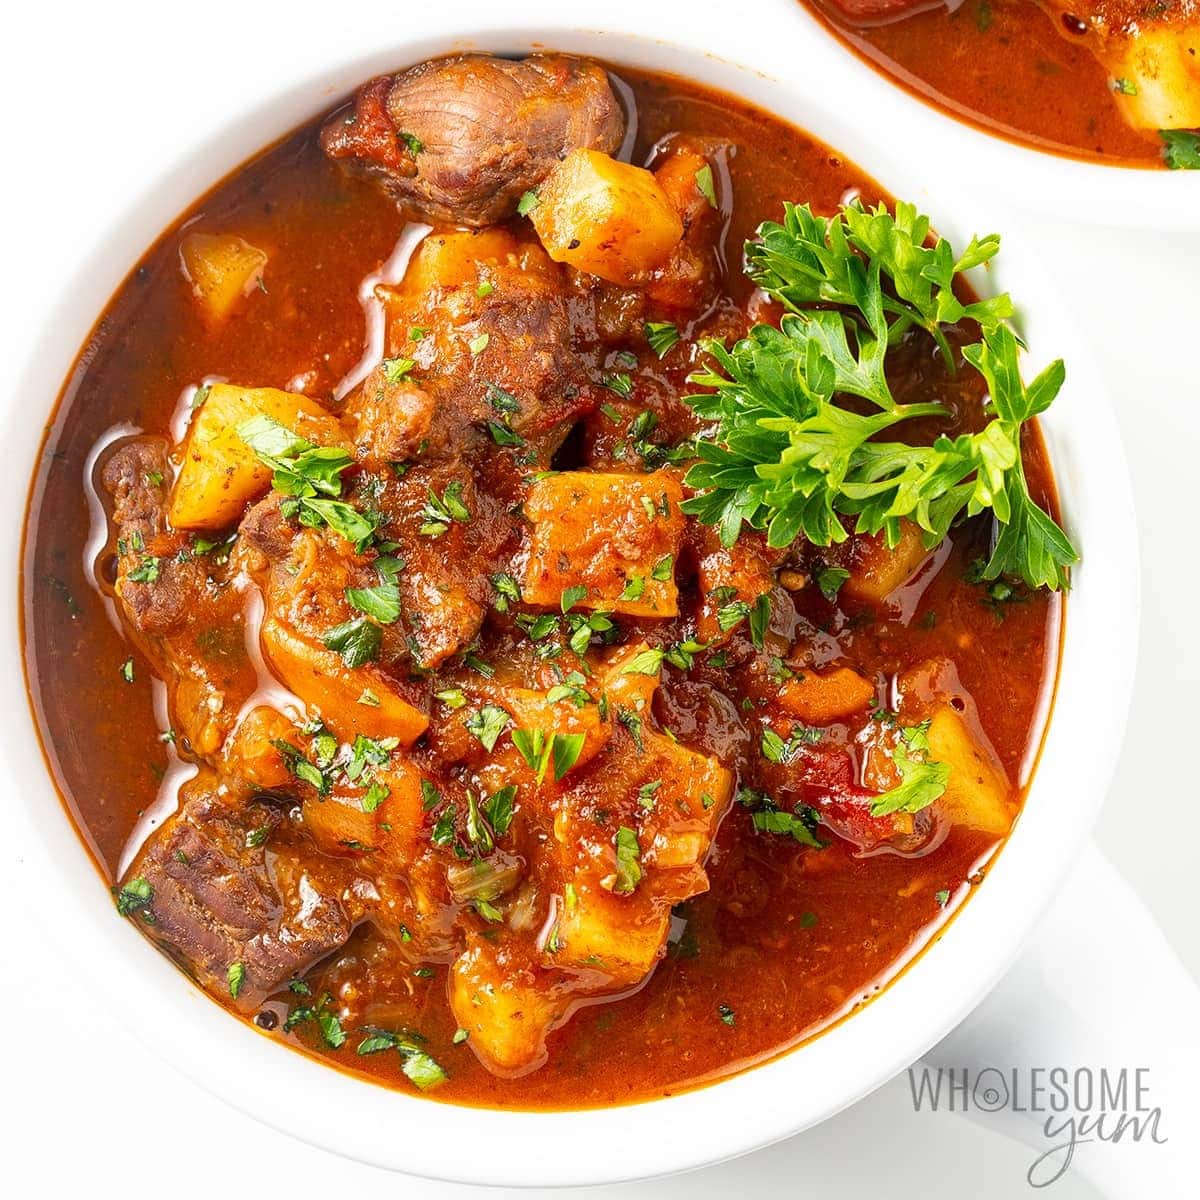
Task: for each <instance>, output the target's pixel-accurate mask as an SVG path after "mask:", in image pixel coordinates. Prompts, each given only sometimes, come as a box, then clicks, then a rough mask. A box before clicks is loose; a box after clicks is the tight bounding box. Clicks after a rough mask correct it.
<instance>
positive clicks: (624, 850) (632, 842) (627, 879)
mask: <svg viewBox="0 0 1200 1200" xmlns="http://www.w3.org/2000/svg"><path fill="white" fill-rule="evenodd" d="M613 845H614V846H615V847H616V851H617V873H616V879H615V880H614V882H613V887H612V890H613V891H614V892H615V893H616V894H617V895H618V896H628V895H629V894H630V893H631V892H632V891H633V890H634V889H635V888H636V887H637V885H638V884H639V883H640V882H641V879H642V848H641V846H640V845H639V844H638V836H637V833H636V831H635V830H633V829H630V828H629V826H628V825H622V826H621V827H620V828H619V829H618V830H617V832H616V836H615V838H614V839H613Z"/></svg>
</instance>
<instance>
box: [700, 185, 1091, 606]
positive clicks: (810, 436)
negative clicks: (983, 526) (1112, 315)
mask: <svg viewBox="0 0 1200 1200" xmlns="http://www.w3.org/2000/svg"><path fill="white" fill-rule="evenodd" d="M928 234H929V221H928V218H926V217H921V216H917V215H916V212H915V210H914V209H912V208H911V206H908V205H903V204H899V205H897V211H896V216H895V217H892V216H891V215H890V214H888V213H887V211H886V209H884V208H882V206H881V207H880V208H877V209H874V210H872V211H870V212H868V211H866V210H864V209H862V208H860V207H858V206H857V205H853V204H852V205H847V206H844V207H843V208H842V210H841V213H840V214H839V215H838V216H836V217H832V218H824V217H818V216H815V215H814V214H813V213H812V212H811V211H810V210H809V209H808V207H807V206H803V207H796V206H794V205H789V206H787V211H786V215H785V223H784V224H783V225H777V224H767V225H764V226H762V227H761V228H760V230H759V238H758V240H757V241H755V242H750V243H748V244H747V248H746V254H747V259H748V261H749V264H750V265H749V267H748V271H749V273H750V275H751V277H752V278H753V279H754V280H755V281H756V282H757V283H759V285H760V286H762V287H763V288H764V289H765V290H766V291H767V292H768V293H769V294H770V295H771V296H772V297H773V298H774V299H776V300H778V301H779V302H780V303H782V304H783V305H784V306H785V307H787V308H788V309H790V310H791V311H789V312H788V313H787V315H785V316H784V317H783V319H782V320H781V322H780V324H779V327H778V328H775V327H774V326H770V325H756V326H754V327H753V328H752V329H751V330H750V332H749V334H748V335H747V336H746V337H745V338H743V339H742V340H741V341H739V342H737V343H736V344H735V345H734V346H733V347H732V348H727V347H725V346H723V345H722V344H720V343H719V342H712V341H709V342H707V343H705V344H704V349H705V350H706V351H707V352H708V353H709V354H710V355H711V357H712V360H713V365H712V366H711V367H710V368H709V369H707V370H702V371H700V372H698V373H696V374H694V375H693V376H692V377H691V382H692V383H694V384H698V385H700V386H702V387H706V388H710V389H711V391H709V392H706V393H704V394H700V395H693V396H689V397H687V401H688V403H689V404H690V405H691V407H692V408H693V409H695V411H696V412H697V413H698V414H699V415H700V416H702V417H705V418H707V419H709V420H711V421H713V422H715V424H716V432H715V436H714V438H713V439H712V440H704V439H701V440H698V441H697V443H696V454H697V457H698V459H699V461H698V462H697V463H696V465H695V466H693V467H692V468H691V470H690V471H689V472H688V475H687V483H688V485H689V486H690V487H692V488H695V489H697V491H698V494H697V495H695V496H693V497H691V498H690V499H688V500H687V501H685V502H684V504H683V509H684V511H685V512H688V513H691V514H692V515H694V516H696V517H698V518H699V519H700V520H701V521H703V522H705V523H707V524H715V525H717V526H718V528H719V532H720V535H721V539H722V541H723V542H724V543H725V544H726V545H731V544H732V543H733V542H734V541H735V540H736V539H737V536H738V534H739V532H740V531H741V528H742V526H743V524H746V525H749V526H751V527H752V528H755V529H763V530H765V531H766V534H767V540H768V542H769V544H770V545H772V546H776V547H780V546H787V545H790V544H791V542H793V541H794V540H795V539H796V538H797V537H800V536H804V537H805V538H807V539H808V540H809V541H810V542H812V543H813V544H814V545H818V546H828V545H832V544H833V543H835V542H841V541H844V540H845V539H846V538H847V537H848V536H849V533H850V530H849V529H847V523H849V524H850V525H851V527H852V529H853V531H854V532H856V533H867V534H878V533H882V534H883V535H884V536H885V537H886V540H887V543H888V545H889V546H895V545H896V544H897V543H898V541H899V538H900V531H901V525H900V522H901V520H902V519H906V520H910V521H913V522H915V523H916V524H917V525H918V526H919V527H920V528H921V529H922V530H923V532H924V537H925V543H926V545H927V546H929V547H931V548H932V547H933V546H935V545H937V544H938V543H939V542H941V541H942V539H943V538H944V537H945V536H946V533H947V531H948V530H949V528H950V526H951V525H952V524H953V523H954V522H955V521H956V520H958V519H959V518H960V517H961V516H963V515H965V516H967V517H972V516H976V515H977V514H979V513H982V512H984V511H989V510H990V511H991V513H992V515H993V517H994V518H995V521H996V525H997V532H996V541H995V546H994V549H993V553H992V556H991V558H990V560H989V561H988V563H987V566H986V569H985V570H986V578H989V579H994V578H997V577H998V576H999V575H1000V574H1002V573H1006V574H1011V575H1015V576H1018V577H1020V578H1022V579H1024V580H1025V582H1026V583H1028V584H1029V585H1030V586H1031V587H1038V586H1048V587H1053V588H1060V587H1065V586H1066V584H1067V569H1068V567H1069V566H1070V565H1071V564H1072V563H1074V562H1077V561H1078V557H1079V556H1078V553H1077V552H1076V550H1075V548H1074V547H1073V546H1072V545H1071V542H1070V540H1069V539H1068V538H1067V536H1066V534H1065V533H1063V531H1062V530H1061V529H1060V528H1059V527H1058V526H1057V525H1056V524H1055V522H1054V520H1053V518H1051V517H1050V515H1049V514H1048V513H1046V512H1045V510H1043V509H1042V508H1040V507H1039V506H1038V505H1037V504H1036V502H1035V501H1034V500H1033V498H1032V497H1031V495H1030V493H1029V490H1028V487H1027V484H1026V481H1025V475H1024V469H1023V467H1022V463H1021V427H1022V425H1023V423H1024V422H1025V421H1027V420H1029V419H1031V418H1032V417H1034V416H1036V415H1037V414H1038V413H1041V412H1044V411H1045V410H1046V408H1048V407H1049V405H1050V403H1051V402H1052V401H1053V399H1054V397H1055V396H1056V395H1057V393H1058V390H1059V388H1060V387H1061V386H1062V382H1063V379H1064V376H1065V372H1064V368H1063V365H1062V362H1061V361H1056V362H1054V363H1052V364H1051V365H1050V366H1049V367H1047V368H1046V370H1044V371H1043V372H1042V373H1041V374H1040V375H1038V377H1037V378H1036V379H1035V380H1034V381H1033V382H1032V383H1031V384H1029V385H1028V386H1026V385H1025V383H1024V382H1023V380H1022V378H1021V373H1020V366H1019V362H1018V356H1019V352H1020V343H1019V342H1018V341H1017V338H1016V336H1015V335H1014V334H1013V332H1012V331H1011V329H1009V328H1008V326H1007V325H1005V324H1004V319H1005V318H1006V317H1007V316H1008V315H1010V314H1011V312H1012V304H1011V301H1010V300H1009V298H1008V297H1007V296H999V297H995V298H993V299H991V300H984V301H977V302H972V303H967V304H964V303H962V302H961V301H960V300H959V299H958V297H957V296H956V294H955V291H954V283H955V280H956V278H957V277H958V275H959V274H960V273H961V272H962V271H964V270H968V269H969V268H971V267H974V266H978V265H980V264H981V263H986V262H988V261H989V260H990V259H991V258H992V257H993V256H994V255H995V253H996V250H997V248H998V246H999V240H998V239H997V238H995V237H988V238H984V239H977V238H976V239H972V241H971V243H970V245H969V246H968V247H967V249H966V252H965V253H964V254H962V255H960V256H958V257H955V256H954V253H953V251H952V249H951V248H950V245H949V243H948V242H946V241H945V240H944V239H939V240H937V241H936V242H935V243H934V244H933V245H931V246H926V245H925V244H924V243H925V240H926V238H927V236H928ZM885 285H886V286H885ZM812 304H832V305H838V306H839V307H838V308H837V309H832V308H822V309H816V310H814V309H811V308H805V307H804V306H805V305H812ZM962 320H973V321H975V322H977V323H978V324H979V327H980V329H981V331H982V340H981V341H980V342H978V343H975V344H974V345H971V346H968V347H966V348H965V349H964V351H963V357H964V359H965V361H966V363H967V365H968V366H970V367H972V368H973V369H974V370H976V371H978V372H979V373H980V374H981V375H982V376H983V377H984V379H985V380H986V381H987V384H988V388H989V392H990V406H989V415H990V416H991V418H992V419H991V420H990V421H989V422H988V424H987V425H985V426H984V428H983V429H981V430H980V431H979V432H977V433H963V434H959V435H958V436H957V437H954V438H949V437H946V436H944V435H943V436H940V437H938V438H937V439H936V440H935V441H934V442H933V443H932V445H910V444H908V443H907V442H903V441H884V440H880V439H881V436H882V435H883V434H885V433H886V432H887V431H889V430H891V429H892V428H893V427H894V426H896V425H899V424H901V423H903V422H905V421H909V420H911V419H913V418H915V417H930V416H945V415H947V414H946V410H945V409H944V408H943V407H942V406H941V405H940V404H936V403H913V404H898V403H897V402H896V400H895V398H894V396H893V395H892V393H891V389H890V387H889V385H888V380H887V375H886V371H885V367H886V361H887V355H888V351H889V349H890V348H891V347H892V346H893V345H895V343H896V341H897V340H898V339H899V338H900V336H902V334H904V333H905V332H906V331H908V330H909V329H911V328H914V327H919V328H921V329H924V330H926V331H927V332H928V333H929V334H930V335H931V336H932V337H933V338H934V340H935V341H936V342H937V343H938V345H939V346H940V347H942V349H943V352H944V353H945V354H946V355H947V358H948V361H952V360H951V359H950V358H949V354H950V352H949V344H948V342H947V340H946V337H945V334H944V332H943V328H942V327H943V326H944V325H947V324H951V323H956V322H959V321H962ZM847 397H856V398H857V399H858V400H859V401H866V402H867V405H863V404H861V403H855V406H854V407H853V408H851V407H848V406H847V405H846V403H845V399H846V398H847Z"/></svg>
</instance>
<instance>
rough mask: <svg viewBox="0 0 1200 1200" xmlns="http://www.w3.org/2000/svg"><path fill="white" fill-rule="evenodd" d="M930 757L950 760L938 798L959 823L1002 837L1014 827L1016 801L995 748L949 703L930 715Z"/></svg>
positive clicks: (944, 811)
mask: <svg viewBox="0 0 1200 1200" xmlns="http://www.w3.org/2000/svg"><path fill="white" fill-rule="evenodd" d="M927 737H928V740H929V757H930V758H931V759H932V760H933V761H934V762H940V763H947V764H949V767H950V778H949V780H948V781H947V783H946V790H945V792H944V793H943V795H942V798H941V799H940V800H939V801H938V802H937V803H938V807H939V808H940V809H941V811H942V812H943V813H944V814H945V816H946V817H947V818H948V819H949V820H950V821H952V822H954V823H955V824H956V825H966V826H968V827H969V828H971V829H979V830H981V831H982V832H984V833H993V834H996V835H997V836H998V837H1003V836H1004V835H1005V834H1006V833H1008V831H1009V829H1010V828H1011V827H1012V823H1013V817H1014V816H1015V815H1016V805H1015V804H1013V803H1012V802H1010V800H1009V795H1008V793H1009V789H1008V780H1007V779H1006V778H1005V776H1004V768H1003V767H1002V766H1001V765H1000V763H999V761H998V760H997V758H996V755H995V753H994V751H993V750H992V748H991V747H990V746H989V745H987V743H986V742H981V741H979V740H977V739H976V738H975V737H973V736H972V734H971V731H970V730H969V729H968V728H967V724H966V722H965V721H964V720H963V719H962V717H960V716H959V715H958V713H956V712H955V711H954V709H953V708H951V707H950V705H948V704H945V705H941V706H939V707H938V708H937V709H936V711H935V712H934V713H933V716H932V717H930V718H929V732H928V735H927Z"/></svg>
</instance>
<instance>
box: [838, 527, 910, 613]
mask: <svg viewBox="0 0 1200 1200" xmlns="http://www.w3.org/2000/svg"><path fill="white" fill-rule="evenodd" d="M930 553H931V552H930V551H929V550H926V549H925V542H924V535H923V534H922V532H921V528H920V526H919V525H917V524H915V523H914V522H912V521H901V522H900V541H899V542H897V544H896V545H895V546H894V547H892V548H889V547H888V544H887V542H886V541H885V540H884V537H883V535H882V534H876V535H874V536H870V535H867V534H856V535H855V536H854V537H852V538H851V539H850V540H849V541H847V542H844V543H842V545H841V546H840V547H837V548H835V549H834V550H833V551H831V552H830V553H829V555H828V557H829V559H830V561H831V562H832V561H834V560H836V562H837V565H839V566H843V567H845V568H846V569H847V570H848V571H849V572H850V578H849V579H847V580H846V582H845V584H844V585H843V586H842V593H843V594H844V595H846V596H850V597H853V599H855V600H862V601H865V602H867V603H869V604H882V603H883V602H884V601H885V600H887V598H888V597H889V596H890V595H891V593H892V592H894V591H895V590H896V589H897V588H898V587H899V586H900V585H901V584H903V583H907V582H908V581H909V580H910V579H911V578H912V577H913V576H914V575H915V574H916V573H917V571H918V570H919V568H920V567H921V566H922V564H923V563H924V562H925V560H926V559H927V558H928V557H929V555H930Z"/></svg>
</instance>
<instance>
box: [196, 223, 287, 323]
mask: <svg viewBox="0 0 1200 1200" xmlns="http://www.w3.org/2000/svg"><path fill="white" fill-rule="evenodd" d="M179 257H180V259H181V260H182V262H183V270H184V274H185V275H186V276H187V279H188V282H189V283H190V284H191V285H192V291H193V292H194V293H195V295H196V299H197V300H199V301H200V304H201V306H202V310H203V312H204V315H205V318H206V319H207V320H209V321H213V322H218V321H223V320H224V319H225V318H226V317H227V316H229V314H230V313H231V312H232V311H233V307H234V305H235V304H237V302H238V301H239V300H241V299H242V297H243V296H246V295H247V294H249V293H250V292H251V291H252V290H253V289H254V288H256V287H257V286H258V285H259V282H260V280H261V279H262V273H263V267H265V266H266V265H267V256H266V254H265V252H264V251H262V250H259V249H258V248H257V247H255V246H252V245H250V243H249V242H247V241H246V240H245V239H243V238H240V237H238V236H236V234H232V233H216V234H214V233H190V234H188V236H187V237H185V238H184V239H183V241H182V242H181V243H180V245H179Z"/></svg>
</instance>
